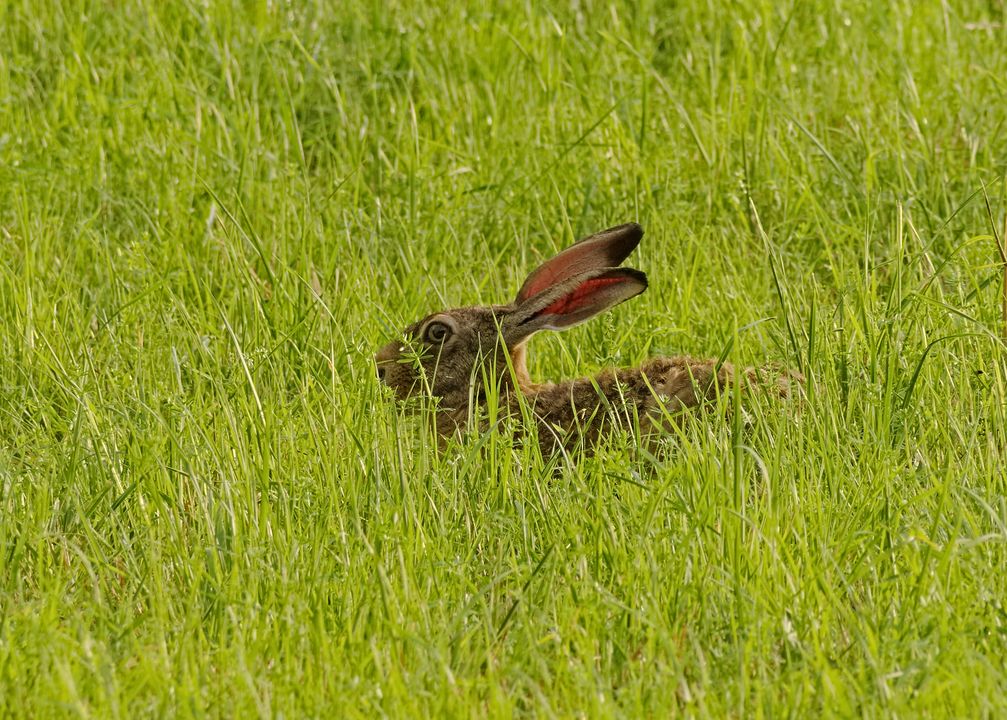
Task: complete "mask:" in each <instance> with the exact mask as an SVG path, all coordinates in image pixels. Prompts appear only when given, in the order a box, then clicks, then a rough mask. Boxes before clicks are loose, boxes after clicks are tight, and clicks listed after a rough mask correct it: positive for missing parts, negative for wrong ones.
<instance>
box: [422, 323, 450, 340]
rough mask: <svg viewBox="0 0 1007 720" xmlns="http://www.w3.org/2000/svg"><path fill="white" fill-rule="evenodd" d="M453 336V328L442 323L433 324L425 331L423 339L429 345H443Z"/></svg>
mask: <svg viewBox="0 0 1007 720" xmlns="http://www.w3.org/2000/svg"><path fill="white" fill-rule="evenodd" d="M450 334H451V328H449V327H448V326H447V325H445V324H444V323H441V322H432V323H430V324H429V325H427V329H426V330H424V331H423V338H424V339H425V340H426V341H427V342H428V343H442V342H444V341H445V340H447V338H448V335H450Z"/></svg>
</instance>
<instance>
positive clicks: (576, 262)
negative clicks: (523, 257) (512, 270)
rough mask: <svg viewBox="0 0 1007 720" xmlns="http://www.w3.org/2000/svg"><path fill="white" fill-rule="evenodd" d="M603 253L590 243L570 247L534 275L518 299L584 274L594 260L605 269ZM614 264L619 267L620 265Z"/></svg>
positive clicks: (526, 297)
mask: <svg viewBox="0 0 1007 720" xmlns="http://www.w3.org/2000/svg"><path fill="white" fill-rule="evenodd" d="M602 252H603V251H602V250H599V248H598V247H596V245H595V244H594V243H588V244H586V245H584V246H583V247H578V246H577V245H572V246H570V247H568V248H567V249H566V250H564V251H563V252H561V253H560V254H559V255H557V256H556V257H554V258H553V259H552V260H549V261H548V262H546V263H545V264H544V265H543V266H542V267H540V268H539V269H538V270H536V271H535V272H534V273H532V275H531V277H529V278H528V280H527V281H526V285H525V286H524V287H523V288H521V293H520V294H519V296H518V299H519V300H526V299H528V298H530V297H532V296H534V295H538V294H539V293H540V292H544V291H545V290H548V289H549V288H551V287H552V286H553V285H555V284H556V283H557V282H560V281H562V280H565V279H567V278H569V277H572V276H574V275H576V274H578V273H580V272H584V271H585V270H587V269H589V268H590V267H591V265H592V261H593V260H596V261H597V263H596V264H598V265H601V266H602V267H604V265H606V264H609V263H607V262H606V261H607V258H604V257H602V258H599V257H598V256H599V254H601V253H602ZM612 264H616V265H617V264H618V263H612Z"/></svg>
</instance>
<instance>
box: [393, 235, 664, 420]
mask: <svg viewBox="0 0 1007 720" xmlns="http://www.w3.org/2000/svg"><path fill="white" fill-rule="evenodd" d="M641 237H643V228H641V227H640V226H639V225H637V224H636V223H629V224H627V225H620V226H618V227H614V228H610V229H608V230H605V231H603V232H600V233H597V234H595V235H591V236H589V237H586V238H584V239H583V240H581V241H579V242H577V243H576V244H574V245H572V246H571V247H569V248H567V249H566V250H564V251H562V252H561V253H559V254H558V255H556V256H555V257H553V258H551V259H550V260H547V261H546V262H545V263H543V264H542V265H540V266H539V267H538V268H537V269H536V270H535V271H534V272H532V273H531V275H529V276H528V278H527V279H526V280H525V282H524V284H523V285H522V286H521V289H520V290H519V291H518V293H517V296H516V297H515V298H514V301H513V302H511V303H510V304H508V305H492V306H489V307H463V308H455V309H453V310H442V311H440V312H436V313H433V314H432V315H428V316H426V317H425V318H423V319H422V320H420V321H419V322H416V323H413V324H412V325H410V326H409V327H407V328H406V329H405V331H404V332H403V333H402V337H401V339H399V340H395V341H393V342H390V343H388V344H387V345H385V346H384V347H383V348H382V349H381V350H380V351H379V352H378V354H377V356H376V357H375V360H376V362H377V367H378V375H379V377H380V379H381V380H382V381H383V382H384V383H385V384H386V385H388V386H390V387H391V388H393V389H394V390H395V392H396V395H397V396H398V397H399V398H400V399H405V398H409V397H412V396H415V395H418V394H425V395H429V396H431V397H434V398H438V399H439V400H440V403H441V407H442V408H443V409H445V410H447V411H449V412H450V411H455V412H458V411H465V410H466V409H467V405H468V402H469V398H470V397H472V396H473V395H472V392H471V391H472V388H476V392H475V397H476V398H479V396H480V388H481V387H482V382H483V379H484V378H496V379H498V380H499V382H500V383H501V384H502V386H503V387H504V389H506V390H512V389H514V385H515V383H516V385H517V387H516V389H517V390H518V391H520V392H528V391H529V390H530V389H531V388H532V387H533V386H532V385H531V382H530V380H529V378H528V374H527V370H526V368H525V352H524V348H525V342H526V341H527V340H528V338H530V337H531V336H532V335H534V334H535V333H536V332H538V331H539V330H565V329H566V328H570V327H573V326H574V325H578V324H580V323H582V322H584V321H585V320H588V319H589V318H591V317H593V316H595V315H597V314H598V313H601V312H603V311H605V310H608V309H609V308H611V307H613V306H615V305H617V304H618V303H620V302H622V301H624V300H628V299H629V298H631V297H633V296H635V295H638V294H640V293H642V292H643V291H644V290H646V289H647V277H646V276H645V275H644V274H643V273H642V272H640V271H639V270H632V269H629V268H619V267H618V266H619V265H620V264H621V263H622V262H623V260H625V259H626V258H627V257H628V256H629V254H630V253H631V252H633V250H634V249H635V248H636V246H637V245H638V244H639V242H640V238H641Z"/></svg>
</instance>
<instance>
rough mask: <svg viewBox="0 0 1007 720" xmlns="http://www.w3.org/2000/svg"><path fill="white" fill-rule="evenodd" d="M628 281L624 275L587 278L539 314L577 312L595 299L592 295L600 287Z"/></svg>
mask: <svg viewBox="0 0 1007 720" xmlns="http://www.w3.org/2000/svg"><path fill="white" fill-rule="evenodd" d="M622 282H626V278H624V277H600V278H595V279H593V280H585V281H584V282H582V283H581V284H580V285H578V286H577V289H576V290H574V291H573V292H572V293H570V294H569V295H564V296H563V297H561V298H560V299H559V300H557V301H555V302H554V303H552V304H551V305H549V306H547V307H545V308H543V309H542V311H541V312H539V313H536V314H537V315H567V314H568V313H572V312H576V311H577V310H580V309H581V308H583V307H584V306H585V305H588V304H590V303H591V301H592V300H593V298H592V296H593V295H594V294H595V293H596V292H597V291H598V290H600V289H602V288H605V287H608V286H610V285H616V284H618V283H622Z"/></svg>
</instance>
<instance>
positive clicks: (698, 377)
mask: <svg viewBox="0 0 1007 720" xmlns="http://www.w3.org/2000/svg"><path fill="white" fill-rule="evenodd" d="M742 373H743V377H742V378H741V380H742V383H743V384H745V385H758V386H768V387H769V388H770V389H771V391H772V392H774V393H775V394H777V395H779V396H781V397H787V396H788V395H789V394H790V393H791V391H792V385H793V384H795V383H800V382H801V380H802V378H800V377H799V376H798V375H797V374H796V373H790V372H786V371H784V370H782V369H781V368H778V367H776V366H766V367H763V368H746V369H744V370H743V371H742ZM735 375H736V371H735V369H734V367H733V366H732V365H731V364H730V363H719V364H718V362H717V361H716V360H710V359H707V360H704V359H697V358H692V357H688V356H678V357H655V358H651V359H650V360H648V361H646V362H645V363H644V364H643V365H640V366H639V367H635V368H620V369H609V370H605V371H603V372H602V373H600V374H598V375H595V376H593V377H587V378H580V379H578V380H572V381H569V382H563V383H556V384H549V385H539V386H534V387H532V388H528V390H527V392H526V393H525V400H526V402H527V403H528V404H529V405H530V407H531V408H532V411H533V412H534V414H535V417H536V420H537V422H538V425H539V441H540V443H541V444H542V446H543V449H550V448H553V447H555V446H556V445H557V444H562V445H566V446H570V445H572V444H576V443H577V442H585V443H586V444H588V445H593V444H594V443H595V442H597V441H598V440H599V439H600V438H601V436H602V435H603V434H604V433H605V431H606V428H611V427H616V426H622V427H625V428H627V429H629V428H636V429H639V431H640V432H641V433H643V434H650V433H653V432H661V431H665V432H666V431H668V430H669V429H671V428H670V425H671V424H673V423H679V422H681V421H682V419H683V418H684V416H685V415H686V411H688V410H689V409H690V408H694V407H698V406H701V405H704V404H706V403H707V402H708V401H713V400H716V398H717V397H718V396H719V395H721V394H723V393H724V392H727V391H728V390H729V388H730V387H731V385H732V384H733V383H734V381H735Z"/></svg>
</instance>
